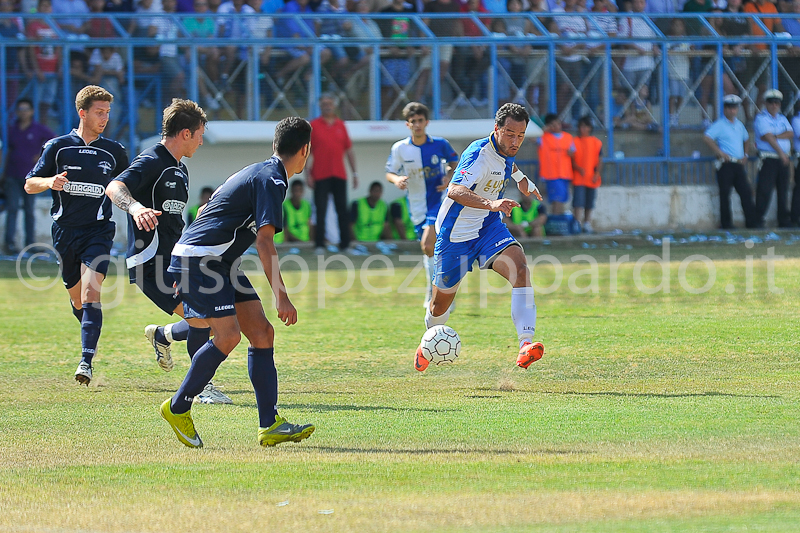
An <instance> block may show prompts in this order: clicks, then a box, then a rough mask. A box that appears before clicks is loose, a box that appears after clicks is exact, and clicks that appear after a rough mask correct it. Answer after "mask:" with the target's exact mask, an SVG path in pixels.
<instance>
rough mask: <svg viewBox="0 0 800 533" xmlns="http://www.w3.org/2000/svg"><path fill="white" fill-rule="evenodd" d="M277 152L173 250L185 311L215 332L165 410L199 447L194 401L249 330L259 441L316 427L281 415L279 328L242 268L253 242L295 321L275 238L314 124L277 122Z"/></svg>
mask: <svg viewBox="0 0 800 533" xmlns="http://www.w3.org/2000/svg"><path fill="white" fill-rule="evenodd" d="M272 148H273V150H274V152H275V154H274V155H273V156H272V157H270V158H269V159H267V160H266V161H263V162H261V163H255V164H253V165H250V166H247V167H245V168H243V169H242V170H240V171H239V172H237V173H236V174H234V175H233V176H231V177H229V178H228V179H227V180H226V181H225V183H223V184H222V185H220V187H219V188H218V189H217V190H216V191H214V194H213V195H212V196H211V199H210V200H209V202H208V203H207V204H206V206H205V208H204V209H203V211H202V212H201V213H200V215H199V216H198V217H197V220H195V221H194V222H193V223H192V225H191V226H189V228H187V230H186V232H185V233H184V234H183V236H182V237H181V238H180V240H179V241H178V243H177V244H176V245H175V248H174V249H173V250H172V263H171V264H170V266H169V271H170V272H172V273H173V275H174V276H175V278H176V279H177V280H178V287H179V291H180V294H181V298H182V300H183V309H184V317H185V318H186V320H187V321H188V322H189V323H190V324H192V325H194V323H195V321H197V320H198V319H202V320H204V321H205V322H206V323H207V324H208V325H209V326H210V327H211V331H212V333H213V334H214V338H213V339H212V340H210V341H208V342H207V343H206V344H205V345H204V346H203V347H202V348H200V349H199V350H198V351H197V353H195V354H194V357H193V358H192V366H191V368H190V369H189V372H188V373H187V374H186V377H185V378H184V380H183V383H181V386H180V388H179V389H178V391H177V392H176V393H175V395H174V396H173V397H172V398H169V399H167V400H166V401H165V402H164V403H163V404H161V416H162V417H164V419H165V420H166V421H167V422H168V423H169V424H170V426H172V429H173V430H174V431H175V434H176V435H177V437H178V440H179V441H181V442H182V443H183V444H185V445H186V446H189V447H191V448H200V447H202V446H203V441H202V440H200V435H198V433H197V431H196V429H195V427H194V422H193V420H192V415H191V408H192V399H193V398H194V397H195V396H196V395H197V394H198V393H199V392H200V391H201V390H203V387H204V386H205V385H206V383H208V382H209V381H211V378H212V377H213V376H214V373H215V372H216V371H217V368H219V365H220V364H222V362H223V361H224V360H225V359H226V358H227V357H228V354H230V353H231V351H233V349H234V348H235V347H236V345H237V344H239V341H241V338H242V334H244V336H245V337H247V339H248V340H249V341H250V347H249V348H248V350H247V356H248V357H247V366H248V370H249V374H250V381H251V382H252V384H253V388H254V389H255V393H256V404H257V405H258V418H259V430H258V442H259V444H261V445H262V446H275V445H276V444H279V443H281V442H286V441H294V442H298V441H300V440H303V439H305V438H308V437H309V436H310V435H311V433H313V431H314V426H312V425H310V424H307V425H296V424H290V423H289V422H287V421H286V419H285V418H282V417H281V416H280V415H278V411H277V403H278V374H277V371H276V369H275V361H274V359H273V341H274V337H275V330H274V328H273V327H272V325H271V324H270V323H269V321H268V320H267V318H266V316H265V315H264V308H263V307H262V305H261V300H259V298H258V294H256V292H255V290H254V289H253V286H252V285H251V284H250V281H249V280H248V279H247V277H246V276H245V275H244V273H243V272H242V271H240V270H239V264H240V263H241V256H242V254H243V253H244V252H245V251H246V250H247V249H248V248H249V247H250V246H251V245H252V244H253V243H255V245H256V250H257V252H258V257H259V259H260V260H261V265H262V267H263V268H264V272H265V274H266V276H267V280H268V281H269V284H270V286H271V287H272V292H273V294H274V295H275V302H276V307H277V311H278V319H279V320H280V321H281V322H283V323H284V324H286V325H287V326H290V325H292V324H295V323H296V322H297V310H296V309H295V308H294V306H293V305H292V302H291V301H289V296H288V294H287V292H286V287H285V285H284V283H283V279H282V277H281V273H280V267H279V264H278V253H277V252H276V251H275V244H274V236H275V234H276V233H279V232H281V231H282V230H283V201H284V199H285V198H286V190H287V188H288V184H289V178H291V177H292V176H294V175H295V174H299V173H300V172H302V171H303V168H304V167H305V164H306V161H307V159H308V155H309V153H310V150H311V124H309V123H308V121H306V120H304V119H302V118H299V117H287V118H285V119H283V120H281V121H280V122H279V123H278V125H277V126H276V127H275V138H274V141H273V143H272Z"/></svg>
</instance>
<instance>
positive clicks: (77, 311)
mask: <svg viewBox="0 0 800 533" xmlns="http://www.w3.org/2000/svg"><path fill="white" fill-rule="evenodd" d="M69 308H70V309H72V314H73V315H75V318H77V319H78V322H81V323H83V308H81V309H76V308H75V306H74V305H72V300H70V301H69Z"/></svg>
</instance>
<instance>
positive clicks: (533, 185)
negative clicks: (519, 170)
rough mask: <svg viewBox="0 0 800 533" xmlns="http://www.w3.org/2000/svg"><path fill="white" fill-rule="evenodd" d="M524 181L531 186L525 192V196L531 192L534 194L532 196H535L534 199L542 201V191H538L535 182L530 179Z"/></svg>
mask: <svg viewBox="0 0 800 533" xmlns="http://www.w3.org/2000/svg"><path fill="white" fill-rule="evenodd" d="M526 181H527V182H528V187H532V188H530V189H529V190H528V192H527V193H526V195H527V196H530V195H531V194H532V195H534V196H535V197H536V199H537V200H539V201H540V202H541V201H543V199H542V193H540V192H539V187H537V186H536V184H535V183H534V182H532V181H531V180H526Z"/></svg>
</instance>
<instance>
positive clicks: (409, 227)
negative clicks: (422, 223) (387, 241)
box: [392, 199, 417, 241]
mask: <svg viewBox="0 0 800 533" xmlns="http://www.w3.org/2000/svg"><path fill="white" fill-rule="evenodd" d="M396 203H397V205H399V206H400V213H401V216H400V220H402V221H403V226H405V228H406V239H408V240H410V241H413V240H416V238H417V231H416V230H415V229H414V223H413V222H411V215H410V214H409V212H408V202H407V201H406V200H405V199H402V200H397V202H396ZM392 238H393V239H394V240H399V239H400V235H398V234H397V229H396V228H395V227H394V226H392Z"/></svg>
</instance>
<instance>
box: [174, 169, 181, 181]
mask: <svg viewBox="0 0 800 533" xmlns="http://www.w3.org/2000/svg"><path fill="white" fill-rule="evenodd" d="M175 175H176V176H178V177H179V178H181V179H183V172H181V171H180V170H176V171H175Z"/></svg>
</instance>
